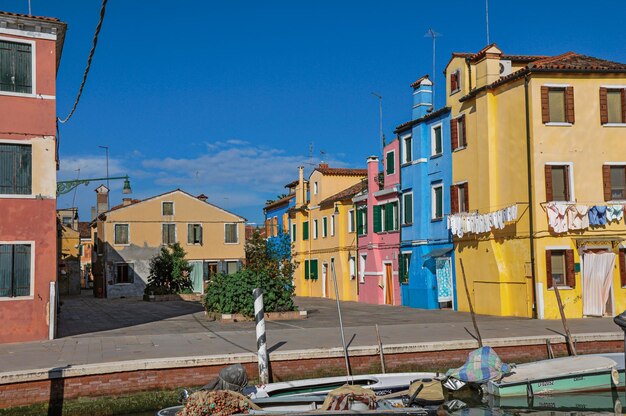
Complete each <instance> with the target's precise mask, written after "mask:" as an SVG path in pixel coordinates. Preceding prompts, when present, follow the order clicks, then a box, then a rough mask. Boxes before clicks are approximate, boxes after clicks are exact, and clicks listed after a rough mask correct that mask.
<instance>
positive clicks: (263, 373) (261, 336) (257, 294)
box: [252, 288, 269, 384]
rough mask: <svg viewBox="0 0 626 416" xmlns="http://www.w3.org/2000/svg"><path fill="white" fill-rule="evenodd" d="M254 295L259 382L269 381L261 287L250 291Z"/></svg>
mask: <svg viewBox="0 0 626 416" xmlns="http://www.w3.org/2000/svg"><path fill="white" fill-rule="evenodd" d="M252 296H254V320H255V321H256V348H257V351H258V352H257V357H258V361H259V384H267V383H269V360H268V357H267V345H266V343H267V341H266V339H265V309H264V308H263V289H260V288H256V289H254V290H253V291H252Z"/></svg>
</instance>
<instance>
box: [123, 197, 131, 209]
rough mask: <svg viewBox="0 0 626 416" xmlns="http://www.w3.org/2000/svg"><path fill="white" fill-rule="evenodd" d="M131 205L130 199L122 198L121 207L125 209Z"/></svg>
mask: <svg viewBox="0 0 626 416" xmlns="http://www.w3.org/2000/svg"><path fill="white" fill-rule="evenodd" d="M132 203H133V199H132V198H122V206H124V207H126V206H128V205H130V204H132Z"/></svg>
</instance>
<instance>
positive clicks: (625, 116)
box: [621, 88, 626, 123]
mask: <svg viewBox="0 0 626 416" xmlns="http://www.w3.org/2000/svg"><path fill="white" fill-rule="evenodd" d="M621 93H622V123H626V88H622V91H621Z"/></svg>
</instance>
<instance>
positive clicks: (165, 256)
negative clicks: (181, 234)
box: [144, 243, 193, 295]
mask: <svg viewBox="0 0 626 416" xmlns="http://www.w3.org/2000/svg"><path fill="white" fill-rule="evenodd" d="M186 254H187V253H185V250H184V249H183V248H182V247H181V246H180V244H179V243H174V244H170V245H168V246H167V247H162V248H161V251H160V252H159V254H157V255H156V256H154V257H153V258H152V259H151V260H150V275H149V276H148V284H147V285H146V289H145V291H144V293H146V294H155V295H165V294H177V293H183V292H187V291H188V292H190V291H192V290H193V284H192V282H191V277H190V275H191V270H192V269H193V266H191V265H190V264H189V262H188V261H187V259H185V255H186Z"/></svg>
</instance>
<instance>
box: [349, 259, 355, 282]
mask: <svg viewBox="0 0 626 416" xmlns="http://www.w3.org/2000/svg"><path fill="white" fill-rule="evenodd" d="M348 270H349V272H350V280H354V279H356V259H355V258H354V256H350V257H348Z"/></svg>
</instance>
